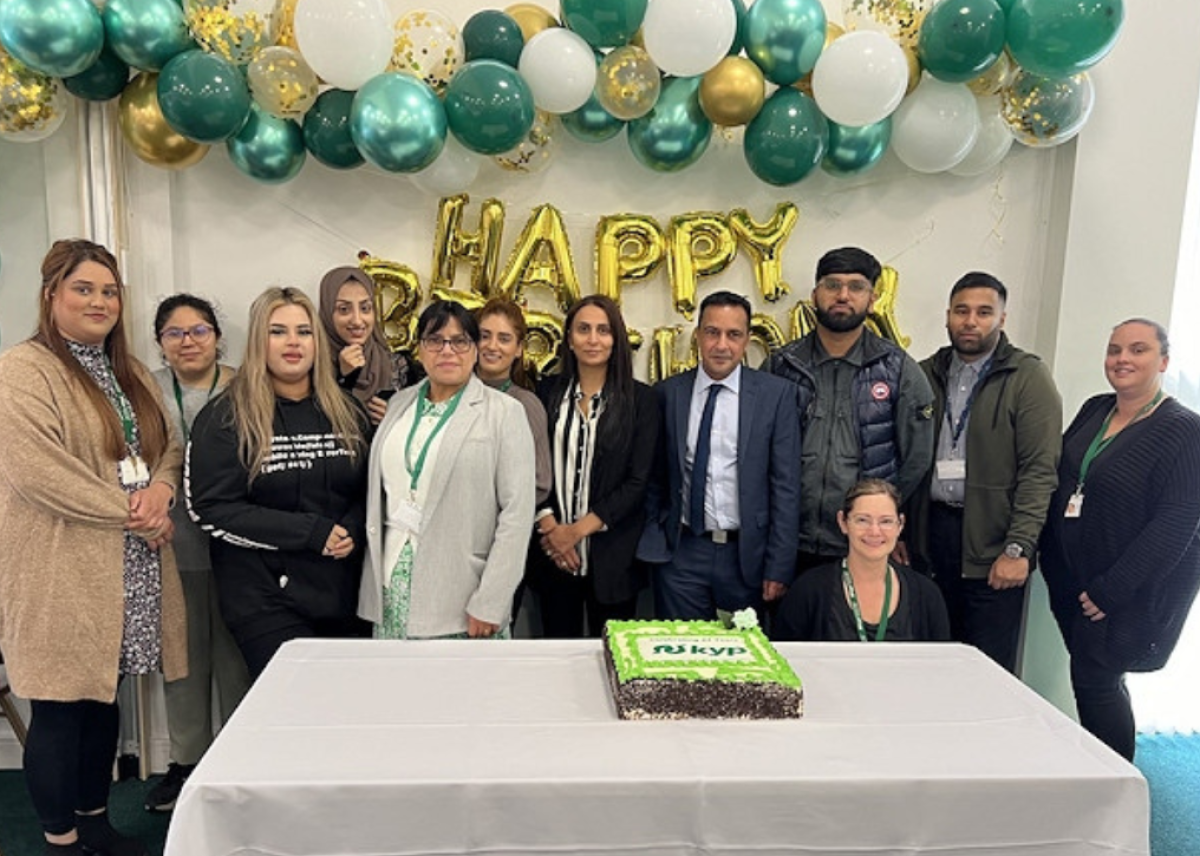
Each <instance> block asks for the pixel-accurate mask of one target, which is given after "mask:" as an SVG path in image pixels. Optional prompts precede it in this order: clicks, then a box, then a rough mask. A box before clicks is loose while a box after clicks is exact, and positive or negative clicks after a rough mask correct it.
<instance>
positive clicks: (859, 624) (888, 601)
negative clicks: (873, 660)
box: [842, 559, 892, 642]
mask: <svg viewBox="0 0 1200 856" xmlns="http://www.w3.org/2000/svg"><path fill="white" fill-rule="evenodd" d="M842 585H843V586H845V587H846V593H847V594H848V595H850V609H851V611H852V612H853V613H854V625H855V628H856V629H857V630H858V641H859V642H869V641H870V640H869V639H868V638H867V628H866V627H864V626H863V619H862V609H860V608H859V606H858V592H856V591H855V590H854V578H853V577H851V576H850V569H849V568H848V567H846V560H845V559H842ZM891 605H892V566H891V565H888V569H887V575H886V576H885V577H884V580H883V612H882V614H881V615H880V616H879V626H878V627H877V628H876V629H875V641H876V642H882V641H883V638H884V637H885V636H887V626H888V618H889V616H888V611H889V610H890V608H891Z"/></svg>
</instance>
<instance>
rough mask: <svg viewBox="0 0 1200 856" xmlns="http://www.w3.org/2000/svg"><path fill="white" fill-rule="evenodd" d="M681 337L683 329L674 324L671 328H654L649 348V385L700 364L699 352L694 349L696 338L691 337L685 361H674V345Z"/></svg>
mask: <svg viewBox="0 0 1200 856" xmlns="http://www.w3.org/2000/svg"><path fill="white" fill-rule="evenodd" d="M682 335H683V327H682V326H681V325H679V324H675V325H673V326H671V327H655V328H654V334H653V336H652V337H651V342H652V344H651V346H650V371H649V374H650V383H652V384H655V383H658V382H659V381H660V380H666V379H667V378H669V377H673V376H675V375H677V374H682V373H683V372H685V371H687V370H688V369H692V368H695V367H696V364H697V363H698V362H700V354H699V350H698V349H697V347H696V337H695V336H692V337H691V346H690V348H689V353H688V357H687V359H684V360H677V359H675V343H676V342H677V341H678V339H679V337H680V336H682Z"/></svg>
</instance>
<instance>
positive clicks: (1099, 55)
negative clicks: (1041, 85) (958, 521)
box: [1007, 0, 1125, 78]
mask: <svg viewBox="0 0 1200 856" xmlns="http://www.w3.org/2000/svg"><path fill="white" fill-rule="evenodd" d="M1124 20H1125V4H1124V2H1123V0H1012V8H1011V9H1010V10H1009V12H1008V28H1007V29H1008V49H1009V51H1010V52H1011V53H1012V55H1013V59H1015V60H1016V61H1017V64H1018V65H1020V66H1021V68H1024V69H1026V70H1027V71H1032V72H1033V73H1034V74H1040V75H1042V76H1043V77H1051V78H1063V77H1070V76H1071V75H1074V74H1079V73H1080V72H1081V71H1086V70H1087V69H1089V68H1091V67H1092V66H1093V65H1095V64H1096V63H1098V62H1099V61H1100V60H1102V59H1104V56H1105V55H1106V54H1107V53H1108V52H1109V51H1110V50H1112V46H1113V45H1114V44H1115V43H1116V41H1117V34H1118V33H1119V32H1120V30H1121V22H1122V21H1124Z"/></svg>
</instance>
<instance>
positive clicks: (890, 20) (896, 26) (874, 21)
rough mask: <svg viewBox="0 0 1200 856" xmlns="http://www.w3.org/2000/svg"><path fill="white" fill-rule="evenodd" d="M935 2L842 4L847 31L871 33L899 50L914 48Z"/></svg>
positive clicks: (848, 0) (860, 0)
mask: <svg viewBox="0 0 1200 856" xmlns="http://www.w3.org/2000/svg"><path fill="white" fill-rule="evenodd" d="M934 2H935V0H842V19H843V20H844V21H845V22H846V29H847V30H874V31H876V32H880V33H884V34H886V35H888V36H890V37H891V38H893V39H895V40H896V41H897V42H898V43H899V44H900V46H901V47H904V48H914V49H915V48H916V47H917V39H918V38H919V37H920V35H921V24H922V23H924V21H925V16H926V15H927V14H928V13H929V10H930V9H932V8H933V5H934Z"/></svg>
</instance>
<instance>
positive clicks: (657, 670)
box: [606, 621, 800, 688]
mask: <svg viewBox="0 0 1200 856" xmlns="http://www.w3.org/2000/svg"><path fill="white" fill-rule="evenodd" d="M606 634H607V636H608V646H609V651H610V652H611V654H612V660H613V666H614V668H615V669H616V672H617V678H618V680H619V681H620V682H621V683H625V682H627V681H632V680H637V679H640V678H649V679H652V680H680V681H722V682H726V683H735V684H748V683H772V684H779V685H781V686H785V687H795V688H799V686H800V679H799V678H798V677H796V673H795V672H793V671H792V667H791V666H789V665H788V663H787V661H786V660H785V659H783V657H781V656H780V655H779V652H778V651H776V650H775V649H774V648H773V647H772V646H771V643H770V642H768V641H767V637H766V636H764V635H763V632H762V631H761V630H759V629H758V628H757V627H755V628H752V629H749V630H738V629H736V628H734V629H730V628H726V627H725V625H724V624H723V623H721V622H719V621H610V622H608V624H607V626H606Z"/></svg>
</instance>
